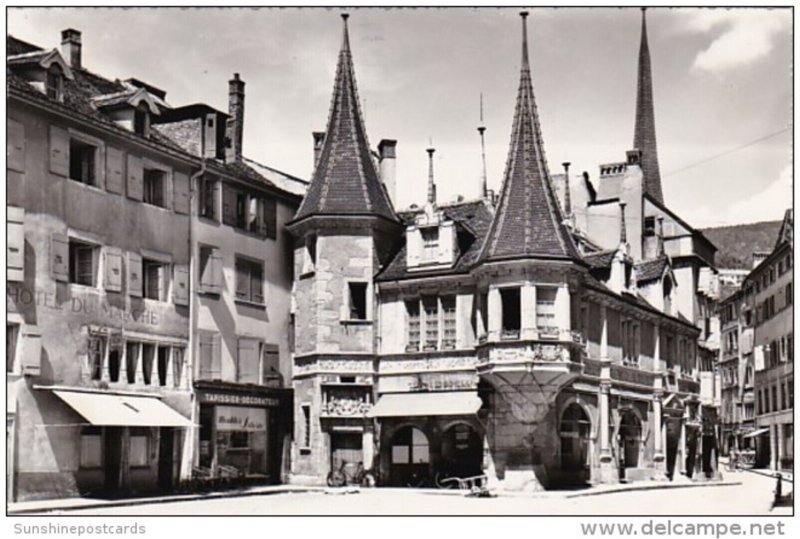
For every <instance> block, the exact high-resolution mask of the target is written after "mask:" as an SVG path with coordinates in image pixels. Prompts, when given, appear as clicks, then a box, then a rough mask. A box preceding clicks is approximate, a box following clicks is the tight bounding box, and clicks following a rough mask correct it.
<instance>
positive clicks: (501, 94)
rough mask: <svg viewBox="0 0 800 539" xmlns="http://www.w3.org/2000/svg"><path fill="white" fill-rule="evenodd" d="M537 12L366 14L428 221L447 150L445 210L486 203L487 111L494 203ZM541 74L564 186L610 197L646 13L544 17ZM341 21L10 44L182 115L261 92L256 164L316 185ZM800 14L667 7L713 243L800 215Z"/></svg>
mask: <svg viewBox="0 0 800 539" xmlns="http://www.w3.org/2000/svg"><path fill="white" fill-rule="evenodd" d="M519 11H520V9H519V8H503V9H498V8H405V9H397V8H395V9H388V8H351V9H348V12H349V13H350V15H351V16H350V20H349V25H350V42H351V48H352V52H353V59H354V64H355V72H356V80H357V83H358V90H359V96H360V98H361V101H362V108H363V110H364V113H365V121H366V125H367V132H368V135H369V138H370V143H371V145H372V146H373V147H377V145H378V142H379V141H380V140H381V139H383V138H389V139H396V140H397V141H398V145H397V184H398V187H397V200H396V206H397V207H400V208H403V207H408V206H409V205H410V204H411V203H418V204H422V203H424V201H425V196H426V182H427V170H428V163H427V154H426V152H425V148H426V147H428V145H429V143H430V142H431V141H432V143H433V146H434V147H435V148H436V154H435V175H436V183H437V193H438V197H439V200H440V201H442V202H444V201H448V200H455V199H456V197H457V196H458V195H462V196H464V197H465V198H467V199H469V198H475V197H477V196H478V194H479V189H480V179H481V157H480V139H479V136H478V132H477V126H478V125H479V123H480V118H479V114H480V107H479V103H480V95H481V94H483V103H484V107H483V109H484V111H483V114H484V123H485V125H486V127H487V131H486V153H487V172H488V180H489V187H490V188H494V189H495V190H499V186H500V183H501V181H502V176H503V171H504V167H505V161H506V157H507V152H508V143H509V139H510V133H511V122H512V117H513V112H514V100H515V97H516V91H517V86H518V83H519V67H520V46H521V45H520V44H521V37H520V22H519V15H518V13H519ZM529 11H530V12H531V16H530V17H529V19H528V34H529V40H530V58H531V60H530V61H531V71H532V76H533V83H534V91H535V94H536V100H537V106H538V110H539V115H540V121H541V126H542V133H543V137H544V145H545V153H546V156H547V160H548V163H549V166H550V171H551V173H559V172H561V170H562V167H561V163H562V162H564V161H570V162H571V163H572V167H571V170H572V171H573V172H575V173H580V172H582V171H588V173H589V175H590V178H591V179H593V180H596V178H597V176H598V165H600V164H602V163H609V162H617V161H624V159H625V151H626V150H629V149H631V145H632V142H633V121H634V111H635V92H636V66H637V58H638V48H639V41H640V28H641V26H640V25H641V12H640V10H639V9H637V8H533V9H530V10H529ZM340 13H341V10H338V9H330V8H283V9H280V8H261V9H254V8H237V9H231V8H225V9H218V8H193V9H187V8H169V9H168V8H137V9H122V8H112V9H107V8H57V9H56V8H48V9H45V8H8V10H7V16H8V19H7V22H8V32H9V33H10V34H12V35H14V36H15V37H18V38H20V39H23V40H26V41H29V42H32V43H34V44H37V45H39V46H42V47H45V48H53V47H58V46H59V43H60V32H61V30H63V29H65V28H70V27H72V28H76V29H78V30H80V31H81V32H82V34H83V65H84V67H86V68H87V69H89V70H90V71H93V72H95V73H98V74H102V75H104V76H106V77H108V78H119V79H127V78H130V77H136V78H138V79H141V80H144V81H147V82H148V83H150V84H152V85H154V86H157V87H159V88H161V89H163V90H165V91H166V92H167V101H168V102H169V103H170V105H172V106H183V105H187V104H190V103H198V102H203V103H208V104H209V105H211V106H214V107H216V108H219V109H221V110H227V91H228V83H227V81H228V80H229V79H230V78H231V76H232V75H233V73H234V72H238V73H240V74H241V78H242V79H243V80H244V81H245V83H246V88H245V91H246V98H245V128H244V153H245V155H246V156H247V157H250V158H252V159H254V160H256V161H259V162H262V163H264V164H267V165H270V166H272V167H275V168H278V169H280V170H283V171H285V172H288V173H290V174H293V175H296V176H299V177H301V178H304V179H308V178H310V176H311V172H312V165H313V152H312V136H311V133H312V131H322V130H324V129H325V125H326V122H327V117H328V110H329V107H330V98H331V92H332V89H333V79H334V72H335V68H336V59H337V55H338V51H339V48H340V46H341V40H342V28H341V19H340V17H339V15H340ZM791 17H792V13H791V11H790V10H789V9H773V10H768V9H748V8H735V9H721V8H716V9H693V8H680V9H676V8H650V9H648V10H647V31H648V38H649V44H650V54H651V59H652V66H653V83H654V101H655V117H656V133H657V141H658V148H659V161H660V165H661V177H662V185H663V191H664V198H665V201H666V203H667V205H668V206H669V207H670V208H671V209H673V211H675V212H676V213H677V214H678V215H680V216H681V217H682V218H683V219H684V220H686V221H688V222H689V223H690V224H692V225H693V226H696V227H705V226H721V225H729V224H738V223H749V222H756V221H763V220H778V219H781V218H782V216H783V213H784V211H785V209H786V208H787V207H789V205H791V203H792V194H793V191H792V181H793V169H792V135H793V125H792V116H793V111H792V104H793V95H792V91H793V87H792V83H793V79H792V60H793V58H792V18H791Z"/></svg>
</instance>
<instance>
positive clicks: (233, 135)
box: [225, 73, 244, 163]
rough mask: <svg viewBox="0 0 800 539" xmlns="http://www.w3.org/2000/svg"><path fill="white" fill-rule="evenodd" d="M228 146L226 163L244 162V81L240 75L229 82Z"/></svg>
mask: <svg viewBox="0 0 800 539" xmlns="http://www.w3.org/2000/svg"><path fill="white" fill-rule="evenodd" d="M228 114H229V115H230V119H229V120H228V129H227V131H228V145H227V148H226V149H225V161H226V162H228V163H233V162H239V161H241V160H242V134H243V132H244V81H243V80H241V79H240V78H239V74H238V73H234V74H233V78H232V79H231V80H230V81H228Z"/></svg>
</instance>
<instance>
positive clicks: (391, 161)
mask: <svg viewBox="0 0 800 539" xmlns="http://www.w3.org/2000/svg"><path fill="white" fill-rule="evenodd" d="M378 154H379V155H380V168H381V181H382V182H383V185H384V186H385V187H386V192H387V193H388V194H389V198H390V199H391V201H392V204H394V205H395V207H396V206H397V141H396V140H391V139H383V140H381V141H380V143H378Z"/></svg>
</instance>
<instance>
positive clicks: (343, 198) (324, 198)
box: [294, 14, 398, 221]
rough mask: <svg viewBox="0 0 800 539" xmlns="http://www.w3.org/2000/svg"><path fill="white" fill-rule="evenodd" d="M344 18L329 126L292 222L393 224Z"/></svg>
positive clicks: (390, 207) (392, 210) (391, 209)
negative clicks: (351, 218)
mask: <svg viewBox="0 0 800 539" xmlns="http://www.w3.org/2000/svg"><path fill="white" fill-rule="evenodd" d="M347 18H348V15H347V14H343V15H342V19H343V22H344V24H343V37H342V48H341V50H340V52H339V61H338V65H337V67H336V80H335V82H334V86H333V98H332V99H331V107H330V114H329V117H328V126H327V129H326V131H325V141H324V143H323V146H322V149H321V151H320V156H319V161H318V163H317V166H316V167H315V169H314V175H313V177H312V179H311V184H310V185H309V187H308V191H307V193H306V196H305V198H304V199H303V202H302V204H301V205H300V208H299V209H298V210H297V214H296V215H295V219H294V220H295V221H297V220H300V219H303V218H305V217H309V216H312V215H368V216H378V217H384V218H386V219H389V220H391V221H397V220H398V219H397V215H396V214H395V212H394V209H393V208H392V204H391V202H390V201H389V199H388V198H387V196H386V192H385V190H384V189H383V187H382V186H381V183H380V180H379V177H378V171H377V169H376V168H375V162H374V161H373V159H372V155H371V152H370V146H369V140H368V139H367V130H366V128H365V127H364V120H363V115H362V112H361V106H360V103H359V100H358V91H357V89H356V77H355V72H354V70H353V58H352V54H351V52H350V35H349V32H348V28H347Z"/></svg>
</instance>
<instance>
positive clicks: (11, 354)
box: [6, 324, 19, 372]
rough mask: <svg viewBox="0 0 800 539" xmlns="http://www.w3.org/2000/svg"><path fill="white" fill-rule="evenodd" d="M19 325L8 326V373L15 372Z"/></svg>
mask: <svg viewBox="0 0 800 539" xmlns="http://www.w3.org/2000/svg"><path fill="white" fill-rule="evenodd" d="M18 338H19V325H17V324H6V372H14V367H15V366H16V365H15V359H16V357H17V339H18Z"/></svg>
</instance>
